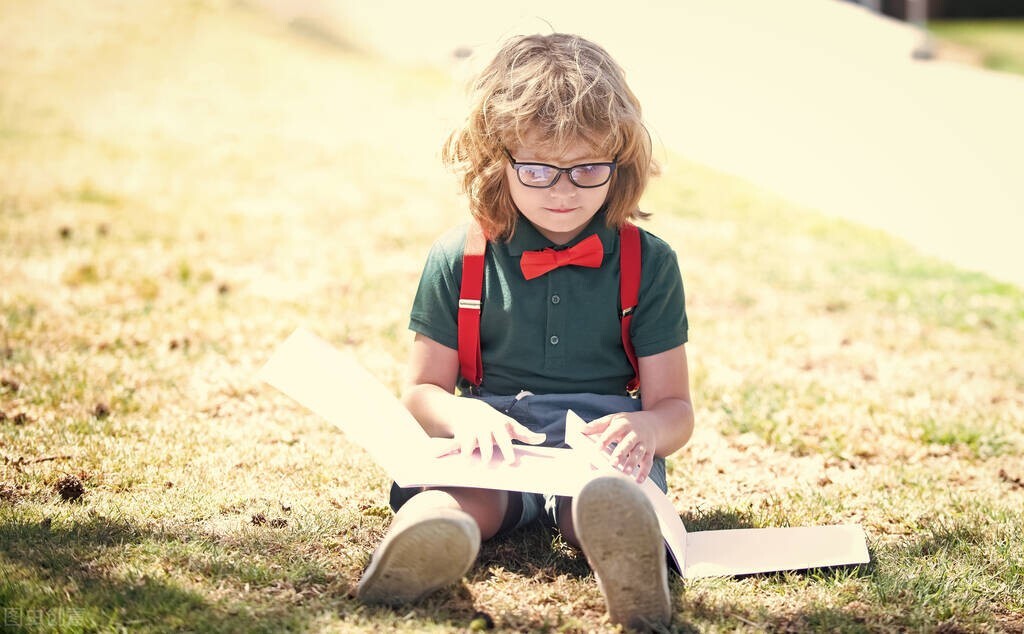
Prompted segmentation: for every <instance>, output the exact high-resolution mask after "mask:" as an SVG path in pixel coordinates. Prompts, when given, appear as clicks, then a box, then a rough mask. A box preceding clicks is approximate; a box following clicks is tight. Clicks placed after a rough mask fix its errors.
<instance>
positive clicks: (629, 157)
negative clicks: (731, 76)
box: [358, 34, 693, 627]
mask: <svg viewBox="0 0 1024 634" xmlns="http://www.w3.org/2000/svg"><path fill="white" fill-rule="evenodd" d="M444 159H445V161H446V162H447V163H448V164H449V165H450V166H452V167H453V168H455V169H456V171H457V172H458V173H460V175H461V177H462V185H463V189H464V191H465V193H466V194H467V197H468V199H469V205H470V211H471V215H472V217H473V222H472V223H471V224H470V226H469V227H465V226H464V227H460V228H458V229H455V230H453V231H450V232H448V233H447V234H446V235H445V236H443V237H442V238H441V239H440V240H439V241H438V242H437V243H436V244H435V245H434V247H433V248H432V250H431V252H430V255H429V256H428V259H427V263H426V266H425V268H424V272H423V276H422V278H421V281H420V286H419V289H418V291H417V294H416V298H415V300H414V304H413V309H412V316H411V322H410V328H411V329H412V330H413V331H414V332H415V333H416V336H415V340H414V342H413V346H412V353H411V359H410V362H409V374H408V386H407V388H406V389H405V390H404V393H403V401H404V403H405V405H406V407H407V408H408V409H409V410H410V411H411V412H412V414H413V415H414V416H415V417H416V419H417V420H418V421H419V423H420V424H421V425H422V426H423V428H424V430H426V431H427V433H428V434H430V435H431V436H435V437H446V438H452V439H453V440H452V448H453V450H458V451H461V452H465V453H470V452H473V451H477V450H478V451H480V453H481V454H482V456H483V457H484V458H485V459H489V458H490V456H491V455H492V453H493V452H494V451H498V452H499V453H500V454H501V455H502V456H503V457H504V458H505V459H511V458H512V453H513V448H512V447H513V443H514V442H521V443H528V444H545V445H548V446H564V425H565V413H566V411H567V410H569V409H572V410H573V411H575V412H577V413H578V414H580V415H581V417H583V418H584V420H589V421H591V422H590V424H589V425H588V426H587V430H586V433H587V434H590V435H592V436H595V437H596V438H597V439H598V440H599V442H600V445H601V446H602V447H603V448H608V449H610V454H609V460H610V462H611V464H612V465H614V466H615V467H616V468H617V469H619V470H620V471H621V472H622V473H623V475H622V476H621V477H614V476H602V477H599V478H595V479H593V480H592V481H590V482H588V483H587V484H586V485H585V486H584V487H583V488H582V490H581V491H580V492H579V494H578V495H577V496H575V497H574V498H572V499H567V498H560V497H556V496H541V495H536V494H528V493H520V492H514V491H513V492H509V491H497V490H486V489H470V488H443V489H433V490H427V491H422V490H403V489H400V488H398V487H392V495H391V503H392V508H394V509H395V510H396V516H395V519H394V522H393V524H392V526H391V528H390V529H389V532H388V534H387V536H386V537H385V539H384V541H383V542H382V543H381V545H380V547H379V548H378V549H377V551H376V552H375V554H374V557H373V559H372V561H371V563H370V566H369V567H368V568H367V570H366V572H365V573H364V575H363V578H362V579H361V580H360V583H359V587H358V594H359V597H360V598H361V599H362V600H364V601H367V602H387V603H400V602H403V601H410V600H415V599H417V598H419V597H421V596H424V595H426V594H427V593H429V592H431V591H433V590H436V589H438V588H440V587H443V586H446V585H448V584H451V583H453V582H455V581H457V580H458V579H460V578H461V577H462V576H463V575H464V574H465V573H466V572H467V570H468V569H469V568H470V567H471V566H472V564H473V562H474V560H475V558H476V555H477V551H478V549H479V545H480V541H481V539H490V538H493V537H494V536H496V535H502V534H505V533H507V532H509V531H511V530H513V529H515V528H517V527H519V526H522V525H524V524H526V523H529V522H532V521H534V520H536V519H538V518H539V519H542V520H545V521H547V522H548V523H550V524H551V525H553V526H556V527H557V528H558V529H559V530H560V531H561V532H562V534H563V536H564V537H565V539H566V540H567V541H568V542H569V543H571V544H574V545H577V546H579V547H581V548H582V549H583V551H584V553H585V554H586V556H587V559H588V561H589V562H590V564H591V566H592V567H593V568H594V570H595V572H596V575H597V578H598V583H599V585H600V587H601V590H602V592H603V593H604V596H605V599H606V602H607V606H608V611H609V615H610V617H611V619H612V621H614V622H616V623H622V624H624V625H627V626H632V627H645V626H652V625H653V626H656V625H664V624H666V623H668V621H669V620H670V617H671V601H670V597H669V593H668V582H667V570H666V564H665V552H664V545H663V542H662V538H661V535H660V531H659V530H658V524H657V520H656V518H655V516H654V512H653V509H652V508H651V506H650V504H649V503H648V502H647V500H646V498H645V497H644V496H643V494H642V492H641V491H640V489H639V487H638V486H637V484H636V483H637V482H642V481H643V480H644V479H646V478H648V477H649V478H651V479H652V480H653V481H654V482H655V483H656V484H657V485H658V486H659V487H661V488H662V490H665V488H666V484H665V462H664V457H665V456H667V455H669V454H671V453H673V452H675V451H676V450H678V449H679V448H681V447H682V446H683V445H684V444H685V443H686V442H687V441H688V440H689V438H690V435H691V433H692V431H693V409H692V406H691V403H690V391H689V378H688V373H687V361H686V352H685V343H686V340H687V321H686V313H685V307H684V296H683V286H682V280H681V278H680V274H679V269H678V265H677V262H676V256H675V253H674V252H673V251H672V249H671V248H670V247H669V246H668V245H667V244H666V243H665V242H663V241H662V240H660V239H658V238H656V237H655V236H653V235H651V234H650V233H647V232H646V231H643V230H638V231H637V230H636V228H635V227H633V226H632V225H631V223H630V222H629V221H630V220H631V219H638V218H644V217H646V214H645V213H643V212H641V211H640V210H639V207H638V203H639V199H640V196H641V195H642V193H643V191H644V188H645V187H646V184H647V181H648V178H649V177H650V175H651V174H652V173H653V172H654V170H655V166H654V164H653V162H652V159H651V147H650V138H649V136H648V134H647V132H646V130H645V128H644V126H643V123H642V119H641V113H640V105H639V103H638V101H637V99H636V97H635V96H634V95H633V93H632V92H631V91H630V89H629V87H628V86H627V84H626V82H625V79H624V75H623V72H622V70H621V68H619V66H618V65H617V64H616V63H615V61H614V60H613V59H612V58H611V57H610V56H609V55H608V54H607V53H606V52H605V51H604V50H603V49H602V48H600V47H599V46H597V45H595V44H593V43H591V42H589V41H587V40H585V39H582V38H580V37H576V36H571V35H564V34H552V35H547V36H528V37H517V38H514V39H512V40H510V41H509V42H507V43H506V44H505V45H504V46H503V47H502V49H501V50H500V51H499V53H498V54H497V56H496V57H495V58H494V59H493V60H492V61H491V63H490V64H489V65H488V66H487V67H486V68H485V69H484V71H483V72H482V73H481V74H480V76H479V77H478V78H477V80H476V82H475V84H474V98H473V102H472V107H471V109H470V113H469V116H468V117H467V119H466V122H465V124H464V125H463V126H462V127H460V128H459V129H457V130H456V131H455V132H453V133H452V135H451V137H450V139H449V141H448V144H447V145H446V147H445V151H444ZM630 229H632V230H633V231H634V234H633V235H634V236H635V237H634V238H633V239H636V240H638V243H639V255H635V256H630V255H628V253H629V251H628V249H627V253H625V254H624V253H623V249H624V248H626V247H624V246H623V245H624V242H626V241H628V240H630V238H629V236H628V235H627V234H628V232H629V230H630ZM481 234H482V239H486V247H485V256H484V259H483V262H482V271H480V272H478V273H477V275H479V277H478V278H477V279H478V280H479V281H478V282H477V284H479V285H480V286H481V287H482V299H481V301H480V302H479V303H476V302H474V301H472V300H468V301H467V300H466V299H465V296H464V295H462V291H463V288H462V286H463V285H464V284H467V279H470V280H472V277H473V274H472V273H471V270H470V267H465V268H466V269H467V272H464V270H463V269H464V263H465V262H467V261H468V260H464V258H465V256H466V255H467V253H468V251H467V244H472V242H473V240H474V239H475V238H474V235H477V236H479V235H481ZM482 239H481V241H482ZM469 250H470V251H471V250H472V249H471V248H470V249H469ZM634 268H638V269H640V273H639V275H638V278H639V280H638V285H639V294H638V301H637V303H636V306H635V308H632V309H631V307H629V306H620V303H621V297H620V290H621V289H620V283H621V282H622V281H623V278H629V277H630V276H631V275H633V274H632V273H631V271H632V270H633V269H634ZM464 275H465V276H466V277H464ZM460 298H461V299H460ZM475 311H478V313H477V317H478V320H479V323H478V325H477V324H476V321H475V320H473V321H471V322H469V323H470V324H472V325H471V326H467V324H466V317H465V315H466V314H467V313H469V314H472V313H473V312H475ZM460 320H463V323H461V324H460ZM623 323H625V324H626V327H625V328H623V326H622V324H623ZM623 330H625V331H626V332H623ZM466 332H471V333H475V336H476V337H478V338H479V344H478V350H475V349H474V350H470V349H468V348H469V347H471V346H469V345H467V344H466V341H471V342H474V343H475V341H476V339H475V338H474V337H470V338H468V339H467V338H466V337H465V334H466ZM472 347H476V346H472ZM477 355H478V356H477ZM467 359H468V361H467ZM473 360H477V361H476V363H475V364H474V363H473ZM634 363H635V365H634ZM460 368H461V369H462V372H461V375H460ZM637 381H639V385H640V386H641V387H642V391H640V392H639V395H637V394H636V387H637ZM627 386H628V389H627ZM456 388H458V392H459V393H458V394H456Z"/></svg>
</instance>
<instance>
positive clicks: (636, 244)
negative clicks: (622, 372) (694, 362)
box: [619, 222, 641, 396]
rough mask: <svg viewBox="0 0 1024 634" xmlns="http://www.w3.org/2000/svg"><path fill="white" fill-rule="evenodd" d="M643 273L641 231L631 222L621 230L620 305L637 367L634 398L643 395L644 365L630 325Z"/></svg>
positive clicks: (630, 389)
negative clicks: (642, 378)
mask: <svg viewBox="0 0 1024 634" xmlns="http://www.w3.org/2000/svg"><path fill="white" fill-rule="evenodd" d="M640 269H641V261H640V230H639V229H637V228H636V225H634V224H631V223H629V222H627V223H625V224H623V225H622V228H621V229H619V305H620V306H621V307H622V314H621V315H620V316H619V317H620V319H619V323H620V325H621V327H622V347H623V349H625V351H626V357H628V358H629V364H630V365H631V366H633V379H632V380H630V382H629V383H627V384H626V391H627V392H629V395H630V396H636V394H637V393H638V392H639V391H640V365H639V364H638V362H637V360H636V351H635V350H633V338H632V337H630V336H629V325H630V323H631V322H632V321H633V313H634V311H636V305H637V302H638V301H639V299H640Z"/></svg>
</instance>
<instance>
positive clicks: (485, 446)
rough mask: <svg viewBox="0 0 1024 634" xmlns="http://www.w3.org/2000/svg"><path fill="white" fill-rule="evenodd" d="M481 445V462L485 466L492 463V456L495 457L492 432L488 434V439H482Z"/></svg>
mask: <svg viewBox="0 0 1024 634" xmlns="http://www.w3.org/2000/svg"><path fill="white" fill-rule="evenodd" d="M479 445H480V460H482V461H483V463H484V464H488V463H490V462H491V456H493V455H494V437H493V435H492V434H491V433H490V432H488V433H487V438H481V439H480V442H479Z"/></svg>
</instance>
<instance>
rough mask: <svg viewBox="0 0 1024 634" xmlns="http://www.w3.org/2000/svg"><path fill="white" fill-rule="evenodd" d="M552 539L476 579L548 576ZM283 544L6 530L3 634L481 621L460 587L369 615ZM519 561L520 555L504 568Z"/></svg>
mask: <svg viewBox="0 0 1024 634" xmlns="http://www.w3.org/2000/svg"><path fill="white" fill-rule="evenodd" d="M545 532H546V531H545V530H544V529H543V528H538V530H537V531H531V530H527V531H523V532H522V534H520V533H517V534H516V535H514V536H511V537H509V538H508V539H506V540H498V541H495V542H493V543H491V544H488V545H486V546H485V552H484V553H483V554H482V557H481V565H478V566H476V567H475V568H474V571H479V574H486V573H485V572H484V571H486V564H487V563H488V562H494V561H498V560H503V561H504V560H507V561H509V562H515V561H518V562H520V564H519V565H521V566H522V568H521V569H522V570H523V571H524V574H530V571H540V570H541V569H543V568H545V566H547V565H548V564H547V563H545V559H544V557H545V555H543V554H542V551H544V550H547V551H550V547H549V544H550V536H549V537H547V538H545V537H543V534H544V533H545ZM277 535H279V534H278V533H268V538H267V539H258V538H257V537H256V536H249V537H248V538H245V537H243V538H242V539H238V537H237V536H235V537H234V538H233V539H232V540H230V543H227V542H226V541H225V540H224V539H223V537H218V536H214V535H209V534H206V533H204V532H203V531H201V530H198V529H196V528H195V527H192V526H186V525H180V526H171V527H168V528H166V529H159V530H149V529H145V528H142V527H140V526H138V525H136V524H133V523H131V522H127V521H123V520H114V519H110V518H104V517H96V518H90V519H88V520H85V521H78V522H75V523H73V524H69V525H66V526H59V527H58V526H56V525H54V526H52V527H51V526H49V525H44V524H40V523H36V522H25V521H19V520H13V521H8V522H7V523H0V544H2V545H3V548H2V550H0V608H2V611H0V612H2V613H0V618H6V619H7V620H8V622H7V623H5V624H4V627H3V628H0V629H3V631H4V632H8V631H11V632H18V631H26V632H27V631H32V632H36V631H61V632H78V631H97V630H101V631H106V630H118V629H124V628H127V629H129V630H131V631H161V632H162V631H181V630H185V631H201V632H295V631H306V630H310V629H317V623H321V624H323V623H325V621H324V619H327V621H326V622H327V623H334V624H335V625H337V624H339V623H348V624H353V625H360V626H373V627H381V628H383V629H389V628H398V629H410V628H414V627H415V625H416V622H417V621H416V620H417V619H420V620H422V621H424V622H425V623H426V624H430V625H437V626H441V627H444V626H446V625H447V626H451V627H453V628H456V629H463V628H465V627H467V626H468V625H469V623H470V622H471V621H472V619H473V617H474V614H475V613H476V610H477V608H476V607H475V605H474V599H473V597H472V595H471V593H470V592H469V590H468V589H467V588H466V586H465V585H463V584H458V585H455V586H453V587H452V588H449V589H445V590H442V591H440V592H435V593H433V594H432V595H430V596H428V597H426V598H424V599H423V600H421V601H417V602H415V603H412V604H408V605H405V606H402V607H401V608H399V609H397V610H395V609H390V608H387V607H383V606H366V605H363V604H361V603H359V602H358V601H356V600H355V599H354V598H353V597H352V596H351V595H350V589H351V587H352V586H353V585H354V583H355V578H349V577H351V574H350V572H351V571H348V572H341V573H339V572H337V571H334V570H327V569H326V568H327V567H328V566H329V565H330V564H329V563H327V562H320V563H317V562H310V561H305V562H303V561H299V560H301V559H302V557H301V556H300V555H298V554H297V553H296V552H294V549H297V548H299V547H301V546H302V544H292V543H288V542H280V541H275V536H277ZM549 535H550V534H549ZM277 539H282V538H281V537H278V538H277ZM524 539H525V540H526V542H527V543H525V544H524V543H523V540H524ZM545 539H546V541H544V540H545ZM542 541H543V542H544V543H543V545H544V548H538V547H537V546H538V545H540V543H541V542H542ZM517 543H518V544H519V545H516V544H517ZM512 552H516V553H519V555H517V556H514V557H506V555H507V554H509V553H512ZM523 553H534V554H527V555H523ZM547 556H548V557H551V556H552V555H550V553H549V555H547ZM580 557H581V558H582V555H580ZM553 561H561V555H555V556H554V560H553ZM565 561H566V562H568V563H565V564H564V565H565V566H566V567H567V568H566V569H567V570H569V569H571V570H574V571H575V572H576V573H578V574H580V575H586V574H587V573H588V568H587V565H586V562H585V560H583V559H581V560H580V561H579V562H575V563H573V560H572V559H571V558H569V559H566V560H565ZM472 574H478V573H471V575H472ZM540 574H543V573H540ZM243 587H244V591H243V590H242V588H243ZM211 597H213V598H211ZM331 615H333V616H331Z"/></svg>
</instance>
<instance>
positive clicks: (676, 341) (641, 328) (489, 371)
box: [409, 213, 687, 394]
mask: <svg viewBox="0 0 1024 634" xmlns="http://www.w3.org/2000/svg"><path fill="white" fill-rule="evenodd" d="M466 232H467V225H463V226H461V227H458V228H456V229H453V230H451V231H449V232H448V233H446V234H445V235H444V236H442V237H441V238H440V239H439V240H438V241H437V242H436V243H434V246H433V247H432V248H431V250H430V254H429V255H428V256H427V262H426V265H425V267H424V269H423V276H422V277H421V278H420V284H419V289H418V290H417V292H416V298H415V300H414V302H413V307H412V315H411V319H410V323H409V328H410V329H412V330H413V331H415V332H417V333H420V334H422V335H425V336H427V337H429V338H430V339H433V340H434V341H436V342H438V343H440V344H442V345H444V346H447V347H449V348H454V349H458V325H457V316H458V304H459V285H460V283H461V280H462V252H463V249H464V248H465V244H466ZM594 233H596V234H598V236H600V238H601V242H602V244H603V245H604V259H603V260H602V265H601V267H600V268H585V267H579V266H565V267H562V268H559V269H556V270H554V271H552V272H550V273H548V274H546V275H543V276H541V277H538V278H534V279H532V280H526V279H525V278H524V277H523V274H522V271H521V270H520V269H519V259H520V257H521V256H522V254H523V251H529V250H537V249H544V248H548V247H553V246H554V245H553V244H552V243H551V241H549V240H548V239H547V238H545V237H544V236H543V235H541V234H540V233H539V232H538V231H537V230H536V228H534V226H533V225H532V224H530V222H529V221H528V220H526V218H524V217H523V216H520V217H519V222H518V223H517V224H516V231H515V235H513V237H512V239H511V240H509V241H508V242H491V243H489V244H488V245H487V257H486V259H485V266H484V292H483V314H482V317H481V326H480V344H481V351H482V357H483V367H484V379H483V384H482V385H481V387H482V388H483V389H484V390H486V391H488V392H491V393H495V394H517V393H518V392H519V391H520V390H529V391H531V392H533V393H535V394H550V393H572V392H593V393H597V394H625V393H626V390H625V386H626V383H627V382H628V381H629V379H630V378H632V376H633V369H632V367H631V366H630V364H629V359H627V357H626V353H625V351H624V350H623V348H622V338H621V334H620V330H619V310H620V309H619V235H618V230H616V229H612V228H610V227H608V226H607V225H606V224H605V221H604V213H598V214H597V215H596V216H594V218H593V220H591V222H590V224H589V225H588V226H587V227H586V228H585V229H584V230H583V231H582V232H581V233H580V235H579V236H577V237H576V239H574V240H573V241H572V242H570V243H569V244H567V245H565V247H564V248H568V247H570V246H572V245H574V244H576V243H577V242H579V241H581V240H583V239H584V238H587V237H589V236H590V235H591V234H594ZM640 245H641V253H642V275H641V284H640V298H639V304H638V307H637V310H636V312H635V313H634V317H633V322H632V326H631V330H632V339H633V346H634V348H635V349H636V353H637V356H641V357H643V356H649V355H653V354H658V353H659V352H664V351H666V350H670V349H672V348H675V347H676V346H679V345H681V344H683V343H686V339H687V321H686V308H685V300H684V296H683V282H682V279H681V277H680V275H679V266H678V264H677V262H676V254H675V252H674V251H673V250H672V248H671V247H669V246H668V244H666V243H665V242H664V241H663V240H661V239H660V238H658V237H656V236H654V235H652V234H650V233H648V232H647V231H644V230H643V229H641V230H640ZM557 248H563V247H557ZM460 386H461V387H463V388H465V387H466V385H465V381H464V380H460Z"/></svg>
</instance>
